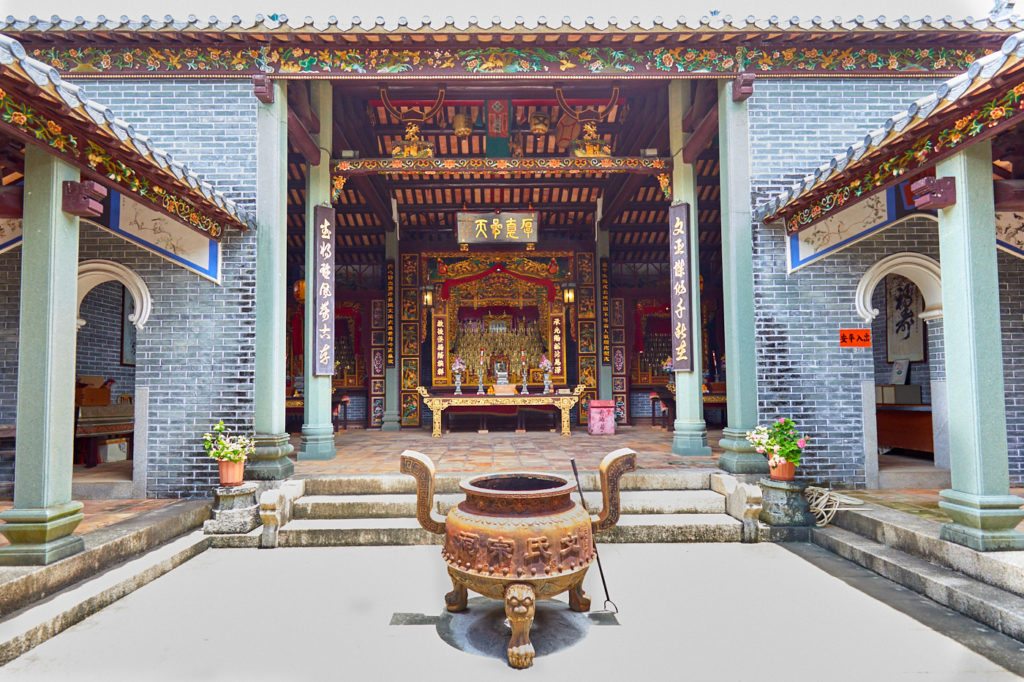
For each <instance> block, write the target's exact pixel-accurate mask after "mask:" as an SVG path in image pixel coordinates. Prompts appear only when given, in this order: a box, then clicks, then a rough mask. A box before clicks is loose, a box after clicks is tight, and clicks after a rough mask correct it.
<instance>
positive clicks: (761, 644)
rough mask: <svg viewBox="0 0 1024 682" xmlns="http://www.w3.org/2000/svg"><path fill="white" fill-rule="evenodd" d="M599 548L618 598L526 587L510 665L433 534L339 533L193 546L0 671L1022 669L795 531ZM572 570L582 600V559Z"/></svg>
mask: <svg viewBox="0 0 1024 682" xmlns="http://www.w3.org/2000/svg"><path fill="white" fill-rule="evenodd" d="M601 554H602V558H603V560H604V562H605V573H606V575H607V577H608V580H609V587H610V589H611V594H612V597H613V598H614V599H615V601H616V602H617V604H618V605H619V607H620V609H621V612H620V613H619V614H618V616H616V617H614V618H610V617H608V616H602V615H601V614H596V613H595V614H592V615H591V616H589V617H588V616H584V615H581V614H573V613H571V612H568V611H567V608H566V606H565V605H564V604H563V603H551V602H541V606H539V607H538V611H539V615H538V618H537V621H536V624H535V629H534V635H533V640H534V646H535V647H536V648H537V650H538V657H537V659H536V662H535V664H534V666H533V668H531V669H530V670H528V671H525V672H524V671H517V670H513V669H511V668H509V667H508V666H507V664H506V662H505V660H504V656H503V649H504V646H505V641H506V640H505V633H504V630H503V624H502V620H503V617H504V614H503V609H502V608H501V607H500V604H499V603H498V602H491V601H488V600H483V599H482V598H475V599H472V600H471V602H470V611H469V612H467V613H465V614H456V615H448V614H445V612H444V609H443V602H442V598H443V595H444V593H445V592H446V591H447V590H448V589H450V583H449V582H448V580H447V576H446V574H445V571H444V567H443V565H442V562H441V559H440V556H439V552H438V548H437V547H432V546H428V547H418V546H417V547H351V548H340V547H339V548H304V549H276V550H240V549H234V550H233V549H221V550H208V551H206V552H204V553H202V554H200V555H199V556H198V557H196V558H195V559H193V560H191V561H189V562H187V563H185V564H184V565H182V566H181V567H179V568H177V569H175V570H173V571H172V572H170V573H169V574H167V575H165V576H164V577H162V578H159V579H157V580H156V581H154V582H152V583H150V584H149V585H147V586H145V587H142V588H141V589H139V590H138V591H136V592H134V593H132V594H130V595H128V596H127V597H125V598H124V599H121V600H120V601H118V602H115V603H114V604H113V605H111V606H109V607H107V608H106V609H104V610H103V611H101V612H99V613H98V614H96V615H94V616H92V617H90V618H88V619H86V620H85V621H83V622H82V623H79V624H78V625H76V626H74V627H72V628H70V629H69V630H67V631H65V632H64V633H62V634H60V635H57V636H56V637H55V638H53V639H51V640H49V641H47V642H45V643H43V644H42V645H40V646H39V647H37V648H35V649H33V650H32V651H30V652H28V653H27V654H25V655H24V656H22V657H20V658H18V659H16V660H14V661H12V662H11V663H9V664H8V665H7V666H5V667H3V668H0V680H19V681H21V680H30V681H35V680H43V681H46V680H75V681H76V682H84V681H87V680H104V681H106V682H110V681H119V680H147V681H149V680H247V681H250V680H251V681H255V680H275V681H279V680H300V679H332V680H333V679H353V680H388V681H396V680H465V679H474V680H500V679H519V680H525V679H530V680H555V679H557V680H566V679H582V680H622V679H643V680H680V681H682V680H687V681H691V680H692V681H703V680H744V681H746V680H749V681H755V680H765V681H773V680H785V681H786V682H797V681H803V680H806V681H808V682H811V681H813V682H821V681H829V682H834V681H840V680H850V681H853V680H856V681H857V682H863V681H864V680H884V681H886V682H899V681H902V680H922V679H927V680H948V681H950V682H953V681H956V682H963V681H968V680H1016V679H1020V678H1018V677H1017V676H1016V675H1015V674H1014V673H1012V672H1010V671H1008V670H1007V669H1006V668H1005V667H1001V665H1002V666H1007V667H1009V668H1012V669H1014V670H1015V671H1016V672H1017V673H1021V672H1024V645H1022V644H1021V643H1020V642H1016V641H1014V640H1012V639H1009V638H1007V637H1005V636H1003V635H1000V634H998V633H995V632H994V631H992V630H990V629H989V628H987V627H984V626H982V625H980V624H978V623H976V622H974V621H972V620H969V619H967V618H964V617H963V616H960V615H959V614H956V613H954V612H952V611H950V610H948V609H946V608H944V607H941V606H939V605H937V604H935V603H934V602H931V601H930V600H928V599H925V598H922V597H920V596H919V595H917V594H915V593H913V592H910V591H909V590H905V589H903V588H901V587H899V586H897V585H895V584H894V583H891V582H889V581H887V580H885V579H884V578H881V577H879V576H877V575H875V574H873V573H870V572H869V571H866V570H864V569H861V568H859V567H857V566H855V565H853V564H851V563H849V562H846V561H844V560H842V559H839V558H838V557H836V556H834V555H832V554H830V553H828V552H826V551H824V550H821V549H819V548H817V547H814V546H811V545H806V544H791V545H776V544H758V545H741V544H677V545H602V546H601ZM587 587H588V591H589V593H590V596H591V597H592V598H593V601H594V608H595V609H600V608H601V605H602V601H603V595H602V592H601V587H600V581H599V578H598V574H597V571H596V569H593V570H592V571H591V574H590V575H589V576H588V580H587ZM563 600H564V599H563ZM559 623H560V624H561V625H562V627H561V628H557V627H555V626H556V625H557V624H559ZM1000 664H1001V665H1000Z"/></svg>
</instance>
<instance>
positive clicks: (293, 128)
mask: <svg viewBox="0 0 1024 682" xmlns="http://www.w3.org/2000/svg"><path fill="white" fill-rule="evenodd" d="M288 89H289V90H291V88H288ZM288 139H289V141H291V143H292V144H294V145H295V148H296V149H298V150H299V153H300V154H302V158H304V159H305V160H306V162H307V163H308V164H309V165H310V166H319V165H320V145H318V144H317V142H316V140H314V139H313V136H312V135H310V134H309V131H308V130H306V127H305V126H304V125H302V121H300V120H299V117H298V114H296V113H295V110H294V109H292V108H291V107H288Z"/></svg>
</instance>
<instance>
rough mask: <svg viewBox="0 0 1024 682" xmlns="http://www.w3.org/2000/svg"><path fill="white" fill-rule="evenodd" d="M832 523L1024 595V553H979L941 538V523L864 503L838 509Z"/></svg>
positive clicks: (986, 582)
mask: <svg viewBox="0 0 1024 682" xmlns="http://www.w3.org/2000/svg"><path fill="white" fill-rule="evenodd" d="M832 523H833V524H834V525H835V526H837V527H839V528H842V529H843V530H847V531H850V532H853V533H856V534H858V535H862V536H864V537H865V538H868V539H870V540H873V541H875V542H878V543H881V544H883V545H886V546H888V547H892V548H894V549H897V550H899V551H901V552H905V553H906V554H909V555H911V556H914V557H918V558H920V559H923V560H926V561H929V562H931V563H933V564H936V565H938V566H942V567H945V568H948V569H951V570H954V571H957V572H958V573H962V574H964V575H966V576H969V577H971V578H974V579H975V580H980V581H981V582H983V583H985V584H988V585H992V586H994V587H998V588H999V589H1002V590H1006V591H1007V592H1011V593H1013V594H1016V595H1018V596H1021V597H1024V552H1022V551H1017V552H978V551H976V550H973V549H971V548H969V547H964V546H963V545H958V544H956V543H953V542H949V541H947V540H943V539H941V538H940V537H939V530H940V529H941V528H942V525H941V524H939V523H936V522H934V521H929V520H926V519H921V518H918V517H916V516H913V515H911V514H907V513H904V512H900V511H896V510H895V509H889V508H887V507H881V506H878V505H873V504H867V503H866V504H865V505H864V507H863V508H862V509H856V510H841V511H839V512H836V515H835V518H834V519H833V521H832Z"/></svg>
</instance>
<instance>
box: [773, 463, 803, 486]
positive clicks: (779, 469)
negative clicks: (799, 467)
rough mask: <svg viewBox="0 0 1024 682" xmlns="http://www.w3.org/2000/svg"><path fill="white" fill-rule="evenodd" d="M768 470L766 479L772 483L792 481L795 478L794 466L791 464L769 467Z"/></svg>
mask: <svg viewBox="0 0 1024 682" xmlns="http://www.w3.org/2000/svg"><path fill="white" fill-rule="evenodd" d="M770 469H771V471H770V473H769V474H768V477H769V478H771V479H772V480H773V481H792V480H793V478H794V477H795V476H796V465H795V464H793V463H792V462H783V463H782V464H780V465H778V466H774V467H770Z"/></svg>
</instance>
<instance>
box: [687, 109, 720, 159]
mask: <svg viewBox="0 0 1024 682" xmlns="http://www.w3.org/2000/svg"><path fill="white" fill-rule="evenodd" d="M717 133H718V105H717V104H715V105H714V106H713V107H711V110H710V111H708V113H706V114H704V118H702V119H701V120H700V123H698V124H697V127H696V128H694V129H693V135H691V136H690V139H688V140H687V141H686V144H685V145H683V163H693V162H694V161H696V160H697V157H698V156H700V153H701V152H702V151H704V148H705V147H707V146H708V142H710V141H711V138H713V137H714V136H715V135H716V134H717Z"/></svg>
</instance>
